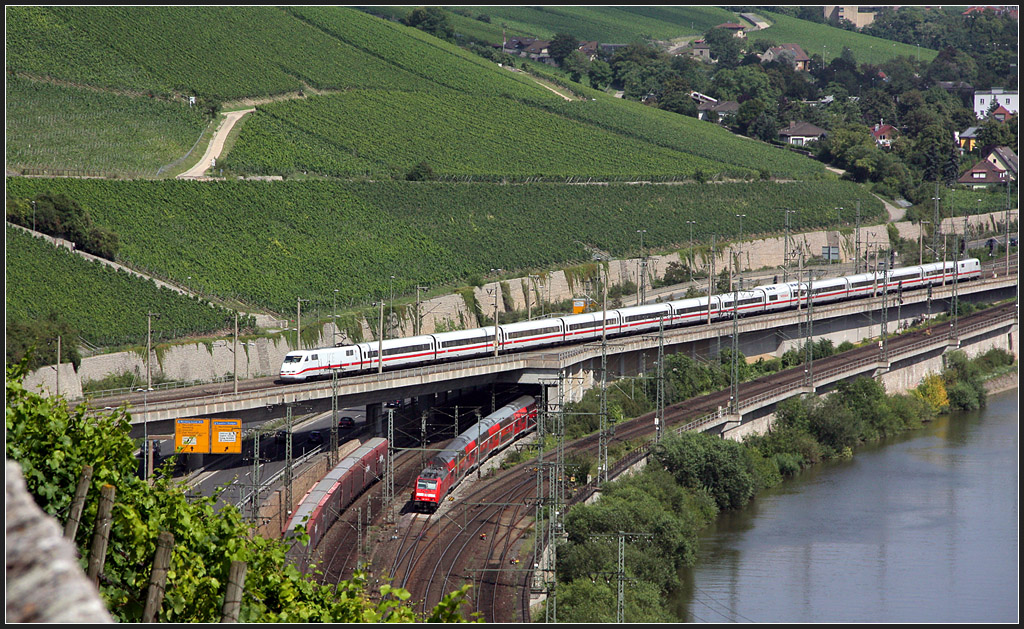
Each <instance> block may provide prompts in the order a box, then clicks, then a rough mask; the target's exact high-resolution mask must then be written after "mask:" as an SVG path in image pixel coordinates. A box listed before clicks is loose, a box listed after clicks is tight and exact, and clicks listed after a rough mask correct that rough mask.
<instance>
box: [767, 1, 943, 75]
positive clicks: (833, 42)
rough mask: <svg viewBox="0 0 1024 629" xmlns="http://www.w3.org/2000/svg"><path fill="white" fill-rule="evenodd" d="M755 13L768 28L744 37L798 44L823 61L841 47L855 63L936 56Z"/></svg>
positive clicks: (825, 26)
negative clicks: (768, 23) (847, 51)
mask: <svg viewBox="0 0 1024 629" xmlns="http://www.w3.org/2000/svg"><path fill="white" fill-rule="evenodd" d="M757 14H758V15H760V16H761V17H763V18H765V19H767V20H769V21H770V22H771V23H772V25H771V26H770V27H769V28H766V29H764V30H762V31H751V32H750V33H749V34H748V37H749V38H750V39H751V40H758V39H770V40H772V41H774V42H775V43H776V44H800V47H801V48H803V49H804V52H806V53H807V54H808V55H815V54H817V55H821V56H822V57H824V59H825V61H826V62H828V61H831V60H832V59H833V58H835V57H838V56H839V55H840V54H842V52H843V48H844V47H846V48H849V49H850V50H851V51H852V52H853V56H854V58H855V59H856V60H857V63H872V64H880V63H883V62H885V61H888V60H890V59H893V58H895V57H899V56H904V57H915V58H920V59H922V60H924V61H931V60H932V59H934V58H935V56H936V55H937V54H939V53H938V51H935V50H930V49H928V48H920V47H918V46H910V45H908V44H901V43H899V42H894V41H889V40H888V39H881V38H878V37H872V36H871V35H862V34H861V33H855V32H853V31H847V30H844V29H841V28H836V27H835V26H829V25H828V24H818V23H816V22H809V21H807V20H801V19H799V18H795V17H790V16H788V15H782V14H779V13H772V12H771V11H757Z"/></svg>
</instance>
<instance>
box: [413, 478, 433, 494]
mask: <svg viewBox="0 0 1024 629" xmlns="http://www.w3.org/2000/svg"><path fill="white" fill-rule="evenodd" d="M416 489H429V490H431V491H432V490H434V489H437V481H436V480H424V479H422V478H421V479H419V480H418V481H416Z"/></svg>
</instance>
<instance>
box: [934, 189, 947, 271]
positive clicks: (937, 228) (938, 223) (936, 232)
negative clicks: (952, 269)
mask: <svg viewBox="0 0 1024 629" xmlns="http://www.w3.org/2000/svg"><path fill="white" fill-rule="evenodd" d="M932 201H934V202H935V203H934V206H935V211H934V215H933V217H932V225H935V227H933V228H932V230H933V231H932V250H933V251H935V252H936V257H938V251H939V232H941V231H942V219H941V218H940V217H939V182H937V181H936V182H935V196H934V197H932ZM942 259H943V261H945V259H946V256H945V255H943V256H942Z"/></svg>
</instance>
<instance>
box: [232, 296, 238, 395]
mask: <svg viewBox="0 0 1024 629" xmlns="http://www.w3.org/2000/svg"><path fill="white" fill-rule="evenodd" d="M231 356H232V359H233V361H234V363H233V364H234V366H233V367H232V368H231V371H232V372H234V379H235V393H236V394H237V393H238V311H237V310H236V311H235V344H234V346H233V347H232V349H231Z"/></svg>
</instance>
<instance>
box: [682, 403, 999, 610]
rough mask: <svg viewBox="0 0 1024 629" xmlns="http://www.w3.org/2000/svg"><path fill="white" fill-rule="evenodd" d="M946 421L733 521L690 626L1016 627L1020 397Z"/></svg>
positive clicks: (691, 591)
mask: <svg viewBox="0 0 1024 629" xmlns="http://www.w3.org/2000/svg"><path fill="white" fill-rule="evenodd" d="M1017 393H1018V391H1017V390H1016V389H1014V390H1012V391H1007V392H1004V393H999V394H994V395H990V396H989V404H988V407H987V408H986V409H984V410H982V411H979V412H974V413H958V414H955V415H953V416H948V417H943V418H940V419H939V420H937V421H935V422H933V423H931V424H929V425H928V426H927V427H925V428H924V429H922V430H918V431H914V432H911V433H908V434H905V435H901V436H900V437H897V438H895V439H891V440H889V441H887V442H886V443H884V444H879V445H877V446H869V447H864V448H860V449H858V450H857V451H856V453H855V455H854V457H853V458H852V459H851V460H848V461H841V462H836V463H829V464H825V465H819V466H816V467H815V468H814V469H811V470H807V471H805V472H803V473H802V474H801V475H800V476H798V477H797V478H795V479H792V480H789V481H786V482H784V483H783V484H782V485H781V486H779V487H776V488H774V489H773V490H771V491H769V492H766V493H764V494H762V495H759V496H758V497H757V499H756V500H754V501H753V502H752V503H751V505H750V506H749V507H747V508H745V509H743V510H742V512H739V513H729V514H725V515H723V516H722V517H720V518H719V519H718V522H717V523H716V524H715V525H714V526H713V527H711V528H709V529H708V530H706V531H705V532H704V533H703V535H702V537H701V540H700V543H701V548H700V552H699V555H700V558H699V561H698V563H697V565H696V566H695V567H694V568H692V569H687V570H684V572H683V574H682V575H681V576H682V578H683V583H684V586H683V590H682V591H681V592H679V593H678V596H677V597H676V614H677V616H678V617H679V619H680V620H683V621H688V622H803V623H810V622H863V623H882V622H906V623H910V622H950V623H951V622H1017V620H1018V617H1019V605H1018V603H1019V599H1018V593H1017V592H1018V585H1019V580H1018V566H1019V562H1018V558H1017V552H1018V532H1019V527H1018V508H1017V507H1018V489H1019V486H1018V480H1019V475H1018V463H1019V458H1018V401H1017Z"/></svg>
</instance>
